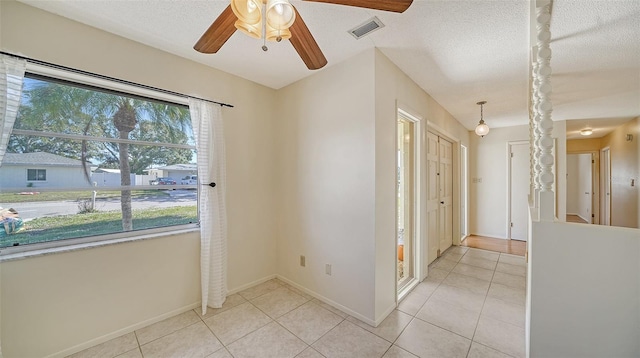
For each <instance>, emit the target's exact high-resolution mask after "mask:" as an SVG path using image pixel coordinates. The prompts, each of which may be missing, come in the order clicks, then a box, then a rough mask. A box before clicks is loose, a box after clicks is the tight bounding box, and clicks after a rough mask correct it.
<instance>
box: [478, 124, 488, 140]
mask: <svg viewBox="0 0 640 358" xmlns="http://www.w3.org/2000/svg"><path fill="white" fill-rule="evenodd" d="M476 134H477V135H479V136H480V137H484V136H486V135H487V134H489V126H488V125H486V124H484V123H478V126H477V127H476Z"/></svg>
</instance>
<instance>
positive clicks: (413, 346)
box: [395, 319, 471, 358]
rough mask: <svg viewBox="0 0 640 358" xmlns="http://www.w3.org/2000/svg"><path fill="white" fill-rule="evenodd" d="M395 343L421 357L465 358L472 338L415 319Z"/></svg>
mask: <svg viewBox="0 0 640 358" xmlns="http://www.w3.org/2000/svg"><path fill="white" fill-rule="evenodd" d="M395 344H396V345H397V346H399V347H400V348H403V349H405V350H407V351H409V352H410V353H413V354H415V355H417V356H419V357H438V358H464V357H466V356H467V352H468V351H469V346H470V345H471V340H469V339H467V338H464V337H461V336H459V335H457V334H455V333H452V332H449V331H447V330H444V329H442V328H439V327H436V326H434V325H432V324H430V323H427V322H424V321H422V320H419V319H414V320H413V321H411V323H409V326H407V328H406V329H405V330H404V332H402V334H401V335H400V337H398V340H397V341H396V342H395Z"/></svg>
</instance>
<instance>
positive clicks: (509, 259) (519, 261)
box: [498, 253, 527, 266]
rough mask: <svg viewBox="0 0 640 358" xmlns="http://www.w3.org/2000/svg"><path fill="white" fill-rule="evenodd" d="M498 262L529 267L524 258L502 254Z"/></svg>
mask: <svg viewBox="0 0 640 358" xmlns="http://www.w3.org/2000/svg"><path fill="white" fill-rule="evenodd" d="M498 262H502V263H505V264H509V265H516V266H527V261H526V260H525V259H524V256H519V255H510V254H505V253H502V254H500V259H499V260H498Z"/></svg>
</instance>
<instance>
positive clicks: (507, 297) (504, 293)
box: [487, 282, 526, 305]
mask: <svg viewBox="0 0 640 358" xmlns="http://www.w3.org/2000/svg"><path fill="white" fill-rule="evenodd" d="M487 296H488V297H493V298H497V299H499V300H502V301H505V302H510V303H515V304H518V305H525V303H526V301H525V300H526V291H525V290H524V289H520V288H513V287H509V286H505V285H503V284H499V283H496V282H492V283H491V287H490V288H489V293H488V294H487Z"/></svg>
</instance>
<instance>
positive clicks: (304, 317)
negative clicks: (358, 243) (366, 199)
mask: <svg viewBox="0 0 640 358" xmlns="http://www.w3.org/2000/svg"><path fill="white" fill-rule="evenodd" d="M525 276H526V265H525V262H524V258H523V257H521V256H514V255H508V254H500V253H497V252H491V251H484V250H479V249H473V248H466V247H451V248H450V249H449V250H447V252H445V254H444V255H443V256H442V257H441V258H440V259H438V260H437V261H435V262H434V263H433V264H432V265H431V266H430V274H429V277H428V278H427V279H425V280H424V281H423V282H422V283H420V284H419V285H418V286H417V287H416V288H415V289H414V290H413V291H412V292H411V293H409V294H408V295H407V297H406V298H405V299H404V300H403V301H402V302H400V304H399V306H398V309H397V310H395V311H394V312H393V313H392V314H391V315H389V317H387V319H385V320H384V321H383V322H382V323H381V324H380V325H379V326H378V327H377V328H374V327H371V326H368V325H367V324H365V323H363V322H361V321H359V320H358V319H356V318H354V317H351V316H349V315H347V314H345V313H343V312H341V311H339V310H337V309H335V308H333V307H331V306H329V305H326V304H324V303H322V302H320V301H318V300H317V299H314V298H312V297H311V296H309V295H307V294H305V293H304V292H301V291H299V290H297V289H296V288H294V287H292V286H289V285H287V284H286V283H284V282H282V281H280V280H277V279H274V280H270V281H267V282H265V283H262V284H260V285H257V286H255V287H252V288H249V289H247V290H244V291H242V292H239V293H238V294H234V295H231V296H229V297H228V298H227V301H226V302H225V304H224V306H223V307H222V308H219V309H209V310H208V311H207V314H206V315H205V316H204V317H203V316H201V315H200V314H199V312H200V310H199V309H196V310H193V311H188V312H185V313H183V314H180V315H177V316H174V317H171V318H168V319H166V320H164V321H161V322H158V323H155V324H152V325H150V326H148V327H145V328H142V329H139V330H137V331H135V332H132V333H129V334H126V335H124V336H121V337H118V338H116V339H113V340H111V341H108V342H105V343H103V344H100V345H98V346H95V347H92V348H89V349H87V350H85V351H82V352H79V353H76V354H74V355H72V356H71V357H73V358H78V357H119V358H125V357H126V358H133V357H208V358H230V357H235V358H244V357H260V358H268V357H274V358H287V357H299V358H313V357H329V358H332V357H348V358H355V357H363V358H371V357H385V358H391V357H396V358H398V357H400V358H404V357H438V358H441V357H442V358H446V357H469V358H478V357H524V351H525V348H524V334H525V333H524V325H525V308H524V305H525V289H526V288H525V286H526V281H525V280H526V279H525Z"/></svg>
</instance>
